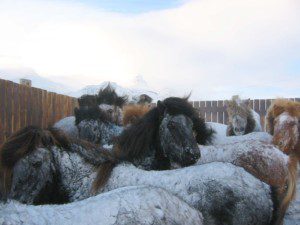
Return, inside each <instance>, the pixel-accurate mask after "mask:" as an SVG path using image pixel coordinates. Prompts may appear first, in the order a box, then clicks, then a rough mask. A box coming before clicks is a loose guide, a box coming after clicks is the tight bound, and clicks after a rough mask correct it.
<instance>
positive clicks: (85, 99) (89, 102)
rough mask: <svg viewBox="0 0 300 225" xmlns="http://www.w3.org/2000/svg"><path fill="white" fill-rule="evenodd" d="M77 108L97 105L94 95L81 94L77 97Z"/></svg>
mask: <svg viewBox="0 0 300 225" xmlns="http://www.w3.org/2000/svg"><path fill="white" fill-rule="evenodd" d="M78 105H79V108H84V107H92V106H97V97H96V95H82V96H81V97H80V98H78Z"/></svg>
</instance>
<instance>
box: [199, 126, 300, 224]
mask: <svg viewBox="0 0 300 225" xmlns="http://www.w3.org/2000/svg"><path fill="white" fill-rule="evenodd" d="M258 134H260V135H259V136H261V137H260V138H254V139H253V136H254V137H255V136H256V137H257V135H258ZM263 134H265V135H263ZM266 136H269V137H266ZM230 138H231V139H232V138H233V137H228V138H227V139H228V140H227V144H223V145H216V146H201V154H202V158H201V159H200V160H199V161H198V164H205V163H210V162H230V163H232V164H234V165H237V166H241V167H243V168H244V169H245V170H246V171H248V172H249V173H251V174H252V175H254V176H255V177H257V178H258V179H260V180H262V181H264V182H266V183H267V184H269V185H271V186H272V187H274V188H275V189H274V191H276V193H277V194H276V195H277V196H278V204H279V207H278V210H277V219H278V221H282V220H283V217H284V215H285V212H286V210H287V208H288V206H289V205H290V203H291V201H292V200H293V198H294V195H295V191H296V179H297V159H296V160H295V158H294V157H293V156H287V155H285V154H283V153H282V152H281V151H280V150H278V149H277V148H275V146H274V145H271V144H270V142H271V136H270V135H266V133H257V132H256V133H251V134H248V135H244V136H241V137H235V139H236V141H235V142H234V141H233V140H231V141H229V139H230ZM238 139H239V140H238ZM259 139H261V140H260V141H259Z"/></svg>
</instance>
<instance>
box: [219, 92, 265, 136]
mask: <svg viewBox="0 0 300 225" xmlns="http://www.w3.org/2000/svg"><path fill="white" fill-rule="evenodd" d="M248 101H249V100H248ZM248 101H242V100H241V99H240V98H239V96H233V97H232V100H230V101H226V102H225V105H226V109H227V113H228V126H227V132H226V134H227V136H240V135H245V134H248V133H251V132H258V131H262V128H261V125H260V116H259V115H258V114H257V113H256V112H255V111H254V110H252V109H251V108H250V107H249V102H248Z"/></svg>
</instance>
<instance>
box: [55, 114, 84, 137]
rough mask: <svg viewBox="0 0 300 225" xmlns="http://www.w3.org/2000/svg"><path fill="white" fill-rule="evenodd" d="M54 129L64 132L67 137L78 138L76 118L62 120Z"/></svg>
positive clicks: (70, 117)
mask: <svg viewBox="0 0 300 225" xmlns="http://www.w3.org/2000/svg"><path fill="white" fill-rule="evenodd" d="M54 128H57V129H60V130H63V131H64V133H65V134H66V135H68V136H69V137H72V138H78V137H79V134H78V129H77V127H76V125H75V116H69V117H65V118H63V119H61V120H60V121H58V122H56V123H55V124H54Z"/></svg>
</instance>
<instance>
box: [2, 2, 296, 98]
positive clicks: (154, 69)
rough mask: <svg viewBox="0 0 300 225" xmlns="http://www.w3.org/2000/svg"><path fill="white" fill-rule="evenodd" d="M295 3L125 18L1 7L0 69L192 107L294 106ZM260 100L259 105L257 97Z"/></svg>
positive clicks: (199, 7)
mask: <svg viewBox="0 0 300 225" xmlns="http://www.w3.org/2000/svg"><path fill="white" fill-rule="evenodd" d="M299 9H300V3H299V2H298V1H297V0H264V1H261V0H243V1H240V0H230V1H228V0H199V1H196V0H195V1H186V2H185V3H184V4H183V5H181V6H179V7H177V8H173V9H167V10H160V11H153V12H149V13H143V14H134V15H126V14H120V13H112V12H107V11H105V10H102V9H99V8H93V7H91V6H89V5H85V4H80V3H76V4H75V3H72V4H70V3H66V2H61V1H59V2H58V1H35V0H29V1H26V3H24V1H20V0H19V1H18V0H3V1H1V2H0V30H1V36H0V53H1V55H0V67H1V65H4V64H5V63H6V64H7V63H8V62H9V64H21V65H24V66H26V67H31V68H33V69H35V70H36V71H37V72H38V73H39V74H41V75H43V76H45V77H50V78H52V79H54V80H55V81H67V82H71V83H72V84H73V85H77V86H78V87H79V86H83V85H86V84H95V83H100V82H102V81H104V80H112V81H116V82H118V83H119V84H121V85H129V84H130V82H131V81H132V78H133V77H135V76H136V75H137V74H141V75H143V76H144V78H145V79H146V80H147V81H148V82H149V84H150V86H152V87H154V88H155V89H157V90H159V91H161V92H163V91H165V90H166V89H168V90H171V91H170V92H172V93H174V92H175V93H177V94H178V95H184V94H186V93H189V92H190V91H192V92H193V95H192V97H193V98H194V99H216V98H228V97H230V96H231V95H233V94H236V93H238V94H241V95H243V96H245V97H261V98H264V97H276V96H278V95H281V96H295V95H296V97H299V96H300V93H299V92H300V91H299V90H300V69H299V67H298V68H296V67H295V66H293V65H291V63H290V62H299V60H300V39H299V36H300V26H299V21H300V14H299V13H298V12H299ZM257 94H259V96H257Z"/></svg>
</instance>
